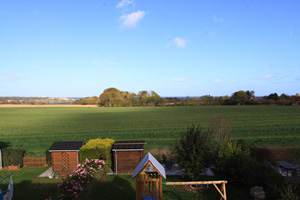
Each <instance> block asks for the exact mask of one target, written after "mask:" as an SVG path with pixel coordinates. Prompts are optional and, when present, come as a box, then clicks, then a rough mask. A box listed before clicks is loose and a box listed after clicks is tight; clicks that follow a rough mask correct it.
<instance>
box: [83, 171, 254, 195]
mask: <svg viewBox="0 0 300 200" xmlns="http://www.w3.org/2000/svg"><path fill="white" fill-rule="evenodd" d="M183 180H184V179H183V178H182V177H181V176H168V177H167V180H166V181H169V182H176V181H183ZM202 180H216V178H215V177H203V178H202ZM185 187H188V186H175V187H174V186H163V199H164V200H186V199H189V200H194V199H195V200H196V199H197V200H200V199H201V200H215V199H220V197H221V196H220V195H219V193H218V192H217V190H216V189H215V188H214V186H212V185H210V186H209V187H207V186H204V188H205V191H204V192H203V193H193V192H190V191H187V189H186V188H185ZM226 189H227V198H228V199H231V200H241V199H250V195H249V188H245V187H242V188H240V187H237V186H229V185H227V186H226ZM88 190H89V191H88V192H85V193H84V194H83V195H82V196H81V198H80V200H84V199H107V200H114V199H123V200H132V199H135V194H136V193H135V180H132V179H131V175H107V176H106V177H105V179H104V181H103V182H102V183H100V182H94V183H92V185H91V187H90V188H88Z"/></svg>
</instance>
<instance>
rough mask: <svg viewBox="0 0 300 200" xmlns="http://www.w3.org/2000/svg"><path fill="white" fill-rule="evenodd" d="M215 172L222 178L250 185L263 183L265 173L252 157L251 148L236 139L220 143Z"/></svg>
mask: <svg viewBox="0 0 300 200" xmlns="http://www.w3.org/2000/svg"><path fill="white" fill-rule="evenodd" d="M214 173H215V174H216V175H217V176H218V177H220V178H221V179H226V180H228V181H230V182H232V183H242V184H245V185H248V186H254V185H256V184H261V183H262V181H263V180H264V175H265V174H264V171H263V167H262V166H261V165H260V164H259V163H258V162H257V161H256V160H255V159H253V158H251V157H250V150H249V149H248V148H246V147H245V146H244V145H242V144H240V143H239V142H238V141H236V140H227V141H224V142H223V143H222V144H221V145H220V147H219V150H218V155H217V159H216V169H215V171H214Z"/></svg>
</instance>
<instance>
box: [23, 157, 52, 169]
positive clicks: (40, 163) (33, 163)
mask: <svg viewBox="0 0 300 200" xmlns="http://www.w3.org/2000/svg"><path fill="white" fill-rule="evenodd" d="M47 166H48V164H47V161H46V157H36V158H31V157H23V167H47Z"/></svg>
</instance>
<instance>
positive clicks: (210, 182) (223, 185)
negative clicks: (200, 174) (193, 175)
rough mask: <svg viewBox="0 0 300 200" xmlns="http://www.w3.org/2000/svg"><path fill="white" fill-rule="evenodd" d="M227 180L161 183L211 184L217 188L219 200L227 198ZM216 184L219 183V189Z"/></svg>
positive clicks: (170, 183)
mask: <svg viewBox="0 0 300 200" xmlns="http://www.w3.org/2000/svg"><path fill="white" fill-rule="evenodd" d="M226 183H227V181H192V182H163V183H162V185H174V186H175V185H213V186H215V188H216V189H217V191H218V192H219V193H220V195H221V199H220V200H222V199H223V200H227V197H226V186H225V184H226ZM218 184H221V190H220V188H219V187H218V186H217V185H218Z"/></svg>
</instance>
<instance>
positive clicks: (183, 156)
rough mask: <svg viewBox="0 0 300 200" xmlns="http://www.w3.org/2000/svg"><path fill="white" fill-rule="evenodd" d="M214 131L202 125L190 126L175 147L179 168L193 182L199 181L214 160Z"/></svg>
mask: <svg viewBox="0 0 300 200" xmlns="http://www.w3.org/2000/svg"><path fill="white" fill-rule="evenodd" d="M211 141H212V131H211V130H210V129H208V130H204V129H202V127H201V126H200V125H198V126H195V125H192V126H189V127H188V128H187V130H186V132H183V133H182V134H181V137H180V139H179V140H177V142H176V145H175V156H176V159H177V161H178V164H179V166H180V167H181V168H182V169H185V173H186V174H187V175H190V176H191V178H192V179H193V180H198V179H199V178H200V176H201V174H202V173H204V172H205V170H206V169H207V168H208V167H209V166H210V163H211V160H212V155H213V154H212V149H213V148H212V143H211Z"/></svg>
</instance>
